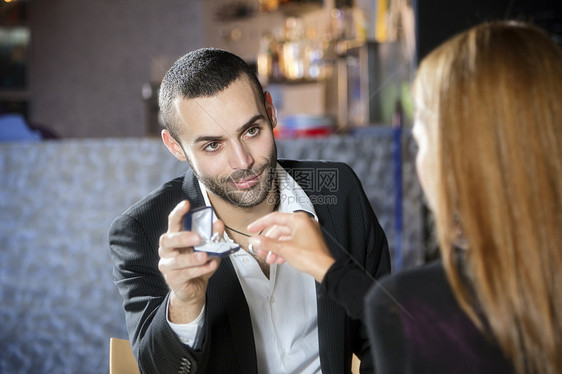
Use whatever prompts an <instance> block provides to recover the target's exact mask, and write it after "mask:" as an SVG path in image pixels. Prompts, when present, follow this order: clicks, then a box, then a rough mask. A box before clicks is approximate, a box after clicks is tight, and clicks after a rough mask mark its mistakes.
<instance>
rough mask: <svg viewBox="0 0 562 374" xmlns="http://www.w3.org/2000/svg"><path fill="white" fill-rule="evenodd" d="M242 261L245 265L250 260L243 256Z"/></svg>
mask: <svg viewBox="0 0 562 374" xmlns="http://www.w3.org/2000/svg"><path fill="white" fill-rule="evenodd" d="M242 262H243V263H244V264H246V265H247V264H248V262H250V260H249V259H248V258H244V259H243V260H242Z"/></svg>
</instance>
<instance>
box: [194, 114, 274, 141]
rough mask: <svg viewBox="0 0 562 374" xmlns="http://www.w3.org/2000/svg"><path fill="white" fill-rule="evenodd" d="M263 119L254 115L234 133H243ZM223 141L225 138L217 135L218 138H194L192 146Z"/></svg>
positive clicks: (207, 136)
mask: <svg viewBox="0 0 562 374" xmlns="http://www.w3.org/2000/svg"><path fill="white" fill-rule="evenodd" d="M264 118H265V117H264V116H263V114H256V115H255V116H253V117H252V118H250V120H249V121H248V122H246V123H245V124H243V125H242V126H240V127H239V128H238V129H236V133H237V134H241V133H243V132H244V131H246V129H247V128H248V127H250V126H253V125H254V123H256V122H257V121H258V120H260V119H264ZM224 139H225V137H224V136H223V135H218V136H213V135H202V136H198V137H197V138H195V140H194V141H193V144H196V143H199V142H220V141H222V140H224Z"/></svg>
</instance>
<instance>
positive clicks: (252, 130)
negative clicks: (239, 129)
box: [246, 127, 260, 136]
mask: <svg viewBox="0 0 562 374" xmlns="http://www.w3.org/2000/svg"><path fill="white" fill-rule="evenodd" d="M259 132H260V129H259V128H258V127H251V128H249V129H248V131H246V134H248V135H250V136H256V135H257V134H258V133H259Z"/></svg>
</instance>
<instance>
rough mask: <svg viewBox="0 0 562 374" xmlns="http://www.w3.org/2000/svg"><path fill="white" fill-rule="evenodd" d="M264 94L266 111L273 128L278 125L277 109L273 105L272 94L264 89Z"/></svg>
mask: <svg viewBox="0 0 562 374" xmlns="http://www.w3.org/2000/svg"><path fill="white" fill-rule="evenodd" d="M263 96H264V98H265V111H266V112H267V116H268V117H269V120H270V121H271V128H275V126H277V110H276V109H275V105H273V99H271V94H270V93H269V92H268V91H264V93H263Z"/></svg>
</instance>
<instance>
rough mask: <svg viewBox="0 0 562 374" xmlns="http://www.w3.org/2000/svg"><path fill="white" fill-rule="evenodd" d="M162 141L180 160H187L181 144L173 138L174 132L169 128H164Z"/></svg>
mask: <svg viewBox="0 0 562 374" xmlns="http://www.w3.org/2000/svg"><path fill="white" fill-rule="evenodd" d="M161 135H162V141H163V142H164V144H165V145H166V148H168V151H170V153H171V154H173V155H174V157H175V158H177V159H178V160H180V161H187V157H186V155H185V153H184V151H183V148H182V147H181V145H180V144H179V143H178V142H177V141H176V139H174V138H173V136H172V134H170V132H169V131H168V130H162V133H161Z"/></svg>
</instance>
